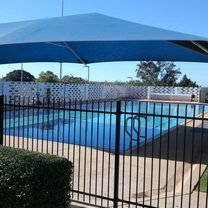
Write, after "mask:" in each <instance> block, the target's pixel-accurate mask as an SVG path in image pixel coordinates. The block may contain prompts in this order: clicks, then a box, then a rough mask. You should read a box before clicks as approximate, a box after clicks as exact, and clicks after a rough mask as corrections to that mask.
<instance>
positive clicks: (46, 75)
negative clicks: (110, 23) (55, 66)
mask: <svg viewBox="0 0 208 208" xmlns="http://www.w3.org/2000/svg"><path fill="white" fill-rule="evenodd" d="M37 82H55V83H57V82H59V78H58V76H57V75H55V74H54V73H53V72H52V71H46V72H41V73H40V74H39V77H38V79H37Z"/></svg>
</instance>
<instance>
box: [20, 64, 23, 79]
mask: <svg viewBox="0 0 208 208" xmlns="http://www.w3.org/2000/svg"><path fill="white" fill-rule="evenodd" d="M20 80H21V82H23V63H21V78H20Z"/></svg>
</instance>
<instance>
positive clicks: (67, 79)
mask: <svg viewBox="0 0 208 208" xmlns="http://www.w3.org/2000/svg"><path fill="white" fill-rule="evenodd" d="M61 82H63V83H66V84H73V83H76V84H85V83H87V81H86V80H85V79H83V78H81V77H74V76H73V75H72V74H71V75H70V76H69V75H65V76H64V77H63V78H62V80H61Z"/></svg>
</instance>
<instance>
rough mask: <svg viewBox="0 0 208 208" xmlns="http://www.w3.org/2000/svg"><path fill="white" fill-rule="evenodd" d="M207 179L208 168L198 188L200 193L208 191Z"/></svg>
mask: <svg viewBox="0 0 208 208" xmlns="http://www.w3.org/2000/svg"><path fill="white" fill-rule="evenodd" d="M207 177H208V168H207V169H206V170H205V172H204V174H203V176H202V177H201V179H200V182H199V185H198V186H197V188H196V190H198V189H199V191H200V192H206V191H207Z"/></svg>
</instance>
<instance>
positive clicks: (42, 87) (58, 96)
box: [37, 83, 64, 102]
mask: <svg viewBox="0 0 208 208" xmlns="http://www.w3.org/2000/svg"><path fill="white" fill-rule="evenodd" d="M37 93H38V94H39V96H40V100H41V102H42V101H43V98H44V99H45V100H46V99H48V98H49V99H50V100H53V99H54V101H55V102H57V101H59V100H63V99H64V84H60V83H38V86H37Z"/></svg>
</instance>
